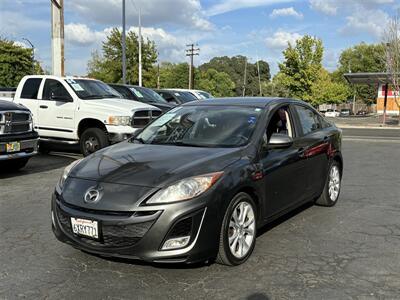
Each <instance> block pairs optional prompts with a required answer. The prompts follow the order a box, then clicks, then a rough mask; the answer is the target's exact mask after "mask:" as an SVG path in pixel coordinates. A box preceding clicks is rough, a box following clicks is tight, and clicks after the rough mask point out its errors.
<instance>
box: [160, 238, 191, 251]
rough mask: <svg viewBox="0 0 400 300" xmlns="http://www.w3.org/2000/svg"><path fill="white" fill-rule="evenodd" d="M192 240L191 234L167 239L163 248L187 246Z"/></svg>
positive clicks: (171, 248) (170, 248)
mask: <svg viewBox="0 0 400 300" xmlns="http://www.w3.org/2000/svg"><path fill="white" fill-rule="evenodd" d="M189 240H190V236H182V237H177V238H172V239H169V240H167V241H166V242H165V243H164V245H163V246H162V250H173V249H179V248H183V247H185V246H186V245H187V244H188V243H189Z"/></svg>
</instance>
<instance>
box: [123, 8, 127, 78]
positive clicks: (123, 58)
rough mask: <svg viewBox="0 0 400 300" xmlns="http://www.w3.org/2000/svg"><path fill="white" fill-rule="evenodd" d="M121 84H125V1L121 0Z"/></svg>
mask: <svg viewBox="0 0 400 300" xmlns="http://www.w3.org/2000/svg"><path fill="white" fill-rule="evenodd" d="M122 83H123V84H126V36H125V0H122Z"/></svg>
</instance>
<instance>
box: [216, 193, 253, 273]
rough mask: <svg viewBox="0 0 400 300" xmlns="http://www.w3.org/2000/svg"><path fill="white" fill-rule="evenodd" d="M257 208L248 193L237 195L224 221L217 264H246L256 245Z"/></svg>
mask: <svg viewBox="0 0 400 300" xmlns="http://www.w3.org/2000/svg"><path fill="white" fill-rule="evenodd" d="M256 220H257V215H256V206H255V204H254V201H253V199H252V198H251V197H250V196H249V195H248V194H246V193H239V194H237V195H236V196H235V197H234V198H233V199H232V201H231V203H230V204H229V206H228V208H227V210H226V212H225V216H224V219H223V221H222V226H221V232H220V242H219V251H218V255H217V258H216V262H217V263H219V264H224V265H228V266H237V265H240V264H242V263H244V262H245V261H246V260H247V259H248V258H249V257H250V255H251V253H252V252H253V250H254V247H255V244H256V233H257V227H256Z"/></svg>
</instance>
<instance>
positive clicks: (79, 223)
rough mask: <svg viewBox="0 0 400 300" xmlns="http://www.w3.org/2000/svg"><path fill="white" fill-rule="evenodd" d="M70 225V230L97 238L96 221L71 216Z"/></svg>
mask: <svg viewBox="0 0 400 300" xmlns="http://www.w3.org/2000/svg"><path fill="white" fill-rule="evenodd" d="M71 225H72V231H73V232H74V233H75V234H78V235H83V236H87V237H90V238H93V239H98V238H99V228H98V222H97V221H92V220H87V219H78V218H72V217H71Z"/></svg>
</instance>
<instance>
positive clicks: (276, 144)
mask: <svg viewBox="0 0 400 300" xmlns="http://www.w3.org/2000/svg"><path fill="white" fill-rule="evenodd" d="M292 144H293V139H292V138H291V137H290V136H288V135H287V134H282V133H274V134H272V136H271V138H270V139H269V142H268V148H269V149H280V148H288V147H290V146H291V145H292Z"/></svg>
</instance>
